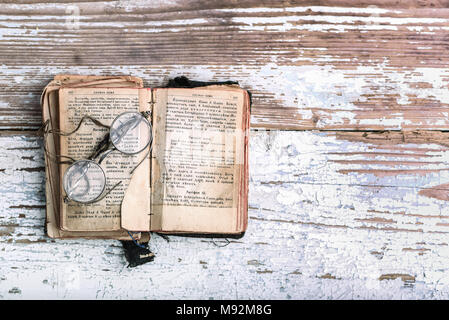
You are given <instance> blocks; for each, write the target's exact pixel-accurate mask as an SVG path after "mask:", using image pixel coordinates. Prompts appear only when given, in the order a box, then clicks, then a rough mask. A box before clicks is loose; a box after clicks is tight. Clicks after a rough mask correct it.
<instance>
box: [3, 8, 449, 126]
mask: <svg viewBox="0 0 449 320" xmlns="http://www.w3.org/2000/svg"><path fill="white" fill-rule="evenodd" d="M448 29H449V9H447V1H429V2H426V1H395V2H393V3H390V2H388V1H373V2H370V4H369V5H368V4H367V3H365V2H356V1H343V2H341V1H335V2H334V1H263V2H260V1H239V2H238V3H237V2H235V1H166V2H165V1H156V2H147V1H133V2H128V1H111V2H103V1H95V2H80V3H68V2H67V3H66V2H64V3H40V2H38V1H36V2H35V1H24V2H23V3H22V4H12V3H10V4H9V3H3V4H0V57H1V72H2V74H3V76H2V77H1V79H0V84H1V85H0V128H7V129H26V128H36V127H37V126H38V125H39V123H40V117H39V115H40V111H39V106H38V97H39V94H40V92H41V90H42V88H43V86H44V85H45V84H46V83H47V82H48V81H49V80H50V79H51V78H52V76H53V75H54V74H57V73H67V72H72V73H81V74H132V75H137V76H142V78H143V79H144V80H145V82H146V85H147V86H160V85H164V84H165V83H166V81H167V79H168V78H170V77H174V76H177V75H182V74H184V75H187V76H189V77H192V78H195V79H199V80H208V81H209V80H227V79H232V80H238V81H239V82H240V83H241V84H242V86H243V87H245V88H247V89H250V90H251V91H252V92H253V93H254V106H253V113H252V125H253V127H262V128H282V129H326V130H328V129H343V130H359V129H361V130H383V129H391V130H400V129H417V128H418V129H432V130H445V129H446V128H447V126H448V124H449V117H448V112H449V108H448V106H449V105H448V103H449V98H448V95H447V93H446V91H447V89H448V85H449V83H448V78H449V74H448V71H447V67H448V65H449V56H448V55H447V53H446V51H447V50H446V49H447V45H446V40H447V31H448ZM24 106H26V108H24Z"/></svg>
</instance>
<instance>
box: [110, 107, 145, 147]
mask: <svg viewBox="0 0 449 320" xmlns="http://www.w3.org/2000/svg"><path fill="white" fill-rule="evenodd" d="M151 134H152V133H151V124H150V123H149V122H148V120H147V119H146V118H145V117H144V116H143V115H142V114H140V113H139V112H125V113H122V114H121V115H119V116H118V117H117V118H115V120H114V122H112V125H111V128H110V133H109V135H110V137H111V142H112V144H113V145H114V147H115V148H116V149H117V150H118V151H120V152H123V153H126V154H136V153H139V152H141V151H142V150H143V149H145V148H146V147H147V146H148V145H149V144H150V141H151V137H152V136H151Z"/></svg>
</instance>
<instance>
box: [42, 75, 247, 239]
mask: <svg viewBox="0 0 449 320" xmlns="http://www.w3.org/2000/svg"><path fill="white" fill-rule="evenodd" d="M41 102H42V108H43V120H44V123H46V124H47V128H46V129H47V134H46V135H45V139H44V140H45V150H46V178H47V181H46V197H47V233H48V235H49V236H50V237H53V238H67V237H91V238H114V239H125V238H127V239H129V235H128V231H129V232H133V234H134V235H135V237H136V238H137V239H138V238H140V237H144V238H145V237H148V232H149V231H156V232H161V233H191V234H224V235H240V234H242V233H243V232H244V231H245V230H246V227H247V221H248V130H249V116H250V98H249V94H248V92H247V91H246V90H243V89H241V88H240V87H238V86H237V85H235V84H234V85H206V86H201V87H196V88H143V82H142V80H141V79H139V78H135V77H124V76H120V77H86V76H69V75H60V76H56V77H55V79H54V80H53V81H52V82H51V83H50V84H49V85H48V86H47V87H46V89H45V90H44V92H43V95H42V101H41ZM136 113H137V114H142V115H144V116H145V117H146V120H145V119H144V120H145V121H144V122H145V123H146V121H147V120H148V128H149V132H150V136H151V140H148V141H149V143H148V145H146V144H145V145H143V149H141V150H140V149H139V150H140V151H139V152H137V153H133V152H129V153H127V152H126V151H124V150H121V148H120V147H118V146H117V144H116V143H115V142H117V141H119V140H117V141H115V142H114V139H115V138H114V137H115V135H116V134H115V131H113V129H115V127H117V125H116V123H117V122H118V123H120V128H122V127H123V126H124V125H123V123H122V121H118V120H117V119H119V118H120V117H122V116H123V115H124V114H129V115H130V117H131V115H132V114H136ZM86 117H87V118H86ZM125 125H126V123H125ZM134 127H135V126H134ZM134 127H133V128H134ZM136 130H137V129H136ZM142 130H143V129H138V130H137V131H136V133H135V134H134V136H132V138H131V139H130V138H127V139H128V140H126V139H123V141H124V142H123V141H120V143H122V145H124V146H125V148H126V146H128V145H131V144H133V143H134V142H135V141H137V140H138V139H141V140H142V139H143V138H142V137H145V138H146V139H149V138H147V136H146V135H145V134H144V133H145V132H143V131H142ZM107 141H109V142H107ZM145 141H146V140H145ZM102 144H103V145H104V144H108V145H110V146H112V147H111V150H108V151H106V152H104V153H103V155H102V156H100V157H97V158H92V155H93V154H96V153H95V152H96V150H98V146H99V145H100V146H101V145H102ZM96 148H97V149H96ZM130 150H131V149H130ZM68 159H70V160H68ZM82 159H88V161H87V160H82ZM64 160H65V161H64ZM77 161H81V162H77ZM83 161H84V162H83ZM74 162H76V163H83V164H82V167H80V168H81V169H79V168H78V169H79V170H78V169H77V170H78V171H76V170H75V169H73V168H74V166H73V163H74ZM95 168H97V169H95ZM94 170H97V171H98V172H97V173H95V171H94ZM71 171H74V172H76V173H77V174H78V176H77V177H78V178H77V179H78V180H76V181H75V183H72V182H70V183H68V182H67V181H68V180H67V179H68V178H67V176H69V173H72V172H71ZM80 172H82V173H81V175H83V174H84V175H86V172H89V174H90V173H92V174H93V176H95V175H96V174H97V176H98V177H100V176H101V177H100V178H101V179H100V178H99V179H100V180H101V184H98V186H97V187H96V189H95V186H96V184H95V183H93V182H92V181H93V180H90V184H89V180H86V181H87V182H86V183H87V184H86V186H85V188H90V189H86V190H88V191H86V192H87V194H85V195H84V196H86V197H87V198H86V199H90V198H89V197H90V196H92V193H95V192H97V193H98V195H100V194H102V197H97V198H95V195H93V197H91V198H92V199H95V201H91V202H85V203H83V202H82V201H81V200H76V199H75V198H76V197H75V196H74V193H72V192H71V191H67V190H68V189H67V188H68V187H67V185H68V184H69V185H71V186H77V187H79V184H80V179H81V178H79V174H80ZM100 185H101V187H100ZM106 190H107V192H106Z"/></svg>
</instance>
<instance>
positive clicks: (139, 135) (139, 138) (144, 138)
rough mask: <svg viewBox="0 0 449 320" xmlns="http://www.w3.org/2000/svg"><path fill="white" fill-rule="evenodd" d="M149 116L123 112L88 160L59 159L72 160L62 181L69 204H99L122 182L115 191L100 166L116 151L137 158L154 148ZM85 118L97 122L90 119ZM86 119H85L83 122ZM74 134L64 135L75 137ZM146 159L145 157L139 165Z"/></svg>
mask: <svg viewBox="0 0 449 320" xmlns="http://www.w3.org/2000/svg"><path fill="white" fill-rule="evenodd" d="M147 116H148V114H147V113H140V112H134V111H129V112H124V113H121V114H120V115H118V116H117V117H116V118H115V119H114V120H113V122H112V123H111V125H110V126H105V125H103V126H104V127H109V133H108V135H106V136H105V137H104V138H103V140H102V141H100V143H99V144H98V145H97V147H96V148H95V151H94V152H93V153H92V155H91V156H89V157H88V158H87V159H81V160H74V159H73V158H69V157H65V156H60V157H65V158H69V159H71V160H72V161H71V164H70V165H69V167H68V168H67V169H66V170H65V172H64V175H63V179H62V187H63V189H64V192H65V194H66V199H65V200H66V201H67V200H72V201H75V202H79V203H83V204H88V203H93V202H97V201H100V200H101V199H103V198H104V197H105V196H106V195H107V194H108V193H109V192H111V191H112V190H113V189H114V188H115V187H117V186H118V185H119V184H120V183H121V182H119V183H117V184H116V185H115V186H114V187H113V188H111V189H110V190H108V191H106V184H107V178H106V174H105V172H104V170H103V168H102V167H101V163H102V162H103V160H104V159H105V158H106V157H107V156H108V155H109V154H110V153H111V152H113V151H115V150H117V151H118V152H120V153H123V154H126V155H135V154H138V153H140V152H142V151H143V150H145V149H146V148H147V147H148V146H149V145H151V143H152V140H153V135H152V127H151V124H150V122H149V121H148V119H147ZM85 118H89V119H91V120H92V121H94V122H98V121H97V120H95V119H92V118H91V117H85ZM85 118H84V117H83V119H82V120H81V121H83V120H84V119H85ZM79 126H80V125H78V128H79ZM78 128H77V129H78ZM77 129H76V130H77ZM76 130H75V131H76ZM75 131H73V132H71V133H68V134H64V135H70V134H73V133H74V132H75ZM59 134H62V133H59ZM149 152H151V147H150V149H149V150H148V153H149ZM145 158H146V156H145V157H144V158H143V159H142V160H141V161H140V162H139V163H138V164H137V166H139V165H140V163H142V162H143V160H144V159H145ZM137 166H136V167H135V168H134V169H133V171H134V170H135V169H136V168H137ZM133 171H131V173H132V172H133Z"/></svg>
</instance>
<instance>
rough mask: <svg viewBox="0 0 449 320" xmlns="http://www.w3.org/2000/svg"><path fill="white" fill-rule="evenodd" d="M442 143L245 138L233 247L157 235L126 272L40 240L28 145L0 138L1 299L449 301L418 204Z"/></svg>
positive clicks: (72, 244)
mask: <svg viewBox="0 0 449 320" xmlns="http://www.w3.org/2000/svg"><path fill="white" fill-rule="evenodd" d="M448 135H449V133H438V132H433V133H432V132H430V133H429V132H422V133H404V134H402V133H397V132H385V133H358V132H346V133H335V132H279V131H253V132H252V133H251V140H250V141H251V144H250V148H251V149H250V168H251V181H250V194H249V205H250V212H249V218H250V221H249V227H248V231H247V234H246V235H245V237H243V238H242V239H239V240H235V241H232V243H231V244H230V245H228V246H227V247H223V248H218V247H216V246H214V245H213V243H212V242H211V241H210V239H201V238H186V237H171V238H170V239H171V241H170V242H168V243H167V242H166V241H165V240H163V239H161V238H160V237H158V236H157V235H155V236H154V237H153V238H152V240H151V248H152V249H153V250H154V251H155V252H156V254H157V258H156V259H157V260H156V261H155V262H154V263H150V264H146V265H144V266H141V267H139V268H138V269H131V270H130V269H126V268H125V264H126V263H125V260H124V257H123V254H122V251H121V250H122V249H121V246H120V243H119V242H118V241H102V240H100V241H97V240H95V241H86V240H63V241H59V240H57V241H54V240H50V239H49V238H47V237H46V236H45V234H44V230H43V226H44V209H43V205H44V196H43V191H44V190H43V187H44V184H43V180H44V172H43V171H42V167H43V159H42V151H41V150H40V149H39V139H38V138H37V137H35V136H33V135H15V134H13V133H9V134H4V135H2V136H0V148H1V149H2V150H5V152H4V153H3V154H1V155H0V163H1V166H0V182H1V183H0V193H1V194H2V201H1V203H0V262H1V263H0V273H1V276H0V296H1V297H2V298H4V299H5V298H7V299H14V298H36V297H42V296H43V295H44V294H45V297H48V298H50V297H55V298H118V297H120V298H122V299H123V298H177V299H180V298H187V297H189V298H204V299H208V298H211V297H212V298H215V299H218V298H271V299H273V298H279V299H281V298H282V299H288V298H293V299H301V298H328V299H329V298H332V299H338V298H346V299H350V298H448V297H449V281H448V279H447V276H446V275H447V268H448V267H447V258H448V242H447V236H448V235H447V233H448V232H449V230H448V227H447V226H448V225H449V212H448V210H447V206H446V203H447V198H445V199H441V197H440V196H434V194H426V192H427V191H429V190H431V191H433V192H436V193H437V194H440V193H439V192H441V194H445V192H446V188H447V187H445V186H444V184H447V183H448V180H449V173H448V166H449V161H448V157H449V146H448V145H447V143H446V142H445V141H446V140H447V138H448ZM130 281H132V283H133V286H131V287H130V286H129V283H130ZM267 288H269V290H267Z"/></svg>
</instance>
